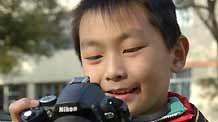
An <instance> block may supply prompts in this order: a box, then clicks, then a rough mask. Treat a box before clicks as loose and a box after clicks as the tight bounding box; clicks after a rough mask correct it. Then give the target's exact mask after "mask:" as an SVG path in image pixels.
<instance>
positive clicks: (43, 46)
mask: <svg viewBox="0 0 218 122" xmlns="http://www.w3.org/2000/svg"><path fill="white" fill-rule="evenodd" d="M79 1H80V0H56V1H55V0H0V117H1V113H7V112H8V106H9V104H10V103H11V102H13V101H15V100H17V99H20V98H22V97H28V98H34V99H38V98H40V97H42V96H45V95H50V94H54V95H58V94H59V93H60V91H61V89H62V88H63V87H64V85H65V84H66V83H67V82H69V81H70V80H71V78H73V77H74V76H79V75H81V66H80V62H79V60H78V58H77V56H76V55H75V52H74V49H73V44H72V38H71V27H72V26H73V25H71V20H72V17H71V10H72V9H73V8H74V7H75V6H76V5H77V4H78V2H79ZM174 2H175V4H176V6H177V18H178V22H179V24H180V27H181V30H182V33H183V34H184V35H185V36H187V38H188V39H189V41H190V50H189V55H188V60H187V63H186V67H185V69H184V71H183V72H181V73H178V74H173V77H172V78H171V85H170V90H171V91H176V92H179V93H181V94H183V95H184V96H186V97H187V98H188V99H189V100H190V101H191V102H192V103H194V104H195V105H196V106H197V107H198V108H199V109H200V110H201V111H202V112H203V113H204V114H205V115H206V117H207V118H208V119H209V121H211V122H218V118H217V115H218V13H217V12H218V2H217V0H174Z"/></svg>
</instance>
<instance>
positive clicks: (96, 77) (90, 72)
mask: <svg viewBox="0 0 218 122" xmlns="http://www.w3.org/2000/svg"><path fill="white" fill-rule="evenodd" d="M83 73H84V75H85V76H89V78H90V82H91V83H97V84H100V79H101V70H100V67H99V66H92V65H88V64H84V65H83Z"/></svg>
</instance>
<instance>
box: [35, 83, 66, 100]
mask: <svg viewBox="0 0 218 122" xmlns="http://www.w3.org/2000/svg"><path fill="white" fill-rule="evenodd" d="M64 86H65V83H45V84H37V85H36V98H41V97H43V96H47V95H55V96H58V95H59V94H60V92H61V90H62V89H63V88H64Z"/></svg>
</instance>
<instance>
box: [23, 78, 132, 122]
mask: <svg viewBox="0 0 218 122" xmlns="http://www.w3.org/2000/svg"><path fill="white" fill-rule="evenodd" d="M131 121H132V118H131V117H130V114H129V111H128V108H127V105H126V104H125V103H124V102H122V101H121V100H118V99H116V98H114V97H109V96H105V95H104V92H103V91H102V89H101V88H100V86H99V85H97V84H94V83H89V78H88V77H77V78H75V79H74V80H72V82H70V83H69V84H68V85H66V87H65V88H64V89H63V91H62V93H61V94H60V95H59V97H58V98H57V97H55V96H47V97H43V98H41V99H40V105H39V106H38V107H35V108H31V109H28V110H25V111H24V112H22V113H21V122H131Z"/></svg>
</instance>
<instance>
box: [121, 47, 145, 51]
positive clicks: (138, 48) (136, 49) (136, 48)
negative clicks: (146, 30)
mask: <svg viewBox="0 0 218 122" xmlns="http://www.w3.org/2000/svg"><path fill="white" fill-rule="evenodd" d="M145 47H146V46H140V47H134V48H129V49H125V50H124V51H123V53H132V52H137V51H139V50H141V49H143V48H145Z"/></svg>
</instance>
